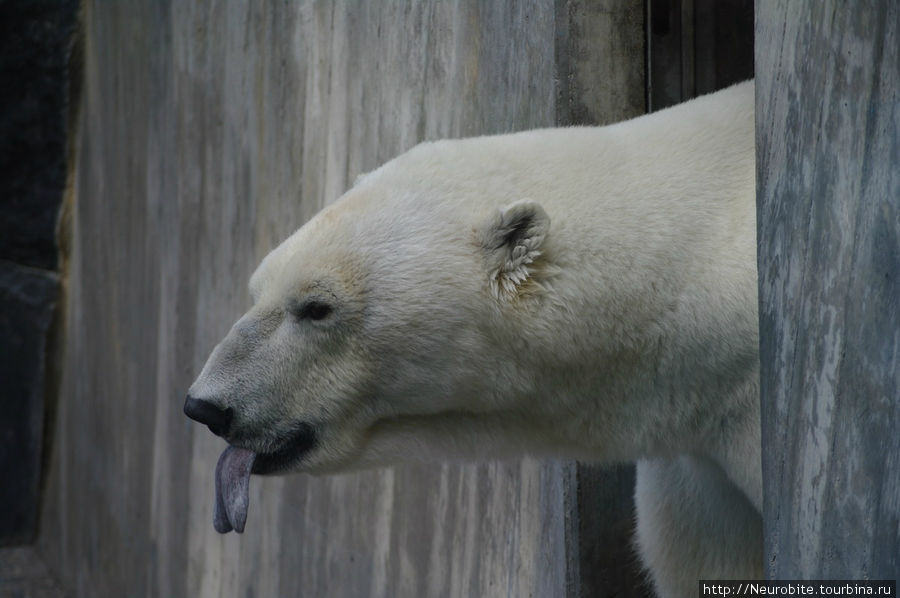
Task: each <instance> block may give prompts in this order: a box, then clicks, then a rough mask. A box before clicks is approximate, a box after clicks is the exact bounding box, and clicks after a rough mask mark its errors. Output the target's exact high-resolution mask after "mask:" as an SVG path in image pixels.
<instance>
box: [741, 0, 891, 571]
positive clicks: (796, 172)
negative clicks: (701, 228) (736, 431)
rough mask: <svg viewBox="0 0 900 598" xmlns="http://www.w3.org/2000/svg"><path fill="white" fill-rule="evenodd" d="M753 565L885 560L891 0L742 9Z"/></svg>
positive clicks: (887, 565)
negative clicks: (755, 450)
mask: <svg viewBox="0 0 900 598" xmlns="http://www.w3.org/2000/svg"><path fill="white" fill-rule="evenodd" d="M756 36H757V43H756V72H757V82H756V94H757V100H756V104H757V105H756V108H757V110H756V119H757V152H758V161H757V181H758V190H757V192H758V199H759V205H758V210H759V220H758V226H759V274H760V343H761V364H762V387H761V392H762V404H763V406H762V416H763V443H764V447H763V449H764V450H763V455H764V457H763V476H764V480H765V488H764V490H765V499H764V511H765V513H764V514H765V544H766V548H765V550H766V557H767V558H766V568H767V574H768V575H769V576H771V577H774V578H821V577H825V578H853V579H861V578H870V579H879V578H890V579H896V577H897V575H898V573H900V434H898V432H897V430H898V429H900V168H898V165H900V139H898V135H900V90H898V88H900V80H898V79H900V60H898V52H900V4H898V3H897V2H895V1H894V0H882V1H872V2H866V3H864V4H863V3H852V2H851V3H841V2H830V1H829V2H794V1H793V0H779V1H777V2H776V1H772V2H760V3H758V4H757V8H756Z"/></svg>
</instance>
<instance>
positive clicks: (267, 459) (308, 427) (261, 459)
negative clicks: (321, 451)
mask: <svg viewBox="0 0 900 598" xmlns="http://www.w3.org/2000/svg"><path fill="white" fill-rule="evenodd" d="M317 444H318V435H317V434H316V429H315V427H313V425H312V424H309V423H306V422H300V423H297V424H295V425H294V426H293V428H292V430H291V431H290V432H289V433H288V434H287V436H285V441H284V442H283V444H282V445H281V447H280V448H278V449H276V450H274V451H271V452H266V453H257V454H256V459H254V461H253V468H252V470H251V473H255V474H257V475H271V474H276V473H280V472H282V471H284V470H286V469H290V468H291V467H292V466H294V465H296V464H297V462H298V461H300V460H301V459H302V458H303V457H304V455H306V454H307V453H308V452H309V451H311V450H312V449H314V448H315V447H316V445H317Z"/></svg>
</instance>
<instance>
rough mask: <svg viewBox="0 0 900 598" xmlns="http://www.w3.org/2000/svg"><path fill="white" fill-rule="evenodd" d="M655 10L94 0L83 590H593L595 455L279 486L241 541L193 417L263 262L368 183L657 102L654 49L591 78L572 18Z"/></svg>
mask: <svg viewBox="0 0 900 598" xmlns="http://www.w3.org/2000/svg"><path fill="white" fill-rule="evenodd" d="M635 5H637V6H639V3H635V2H610V3H609V4H608V6H609V7H610V10H595V11H594V12H591V11H588V10H587V8H586V7H585V6H582V5H581V4H580V3H573V2H562V1H560V2H557V3H546V2H485V3H479V4H476V3H469V2H466V3H457V2H443V1H439V0H433V1H432V0H422V1H416V2H403V3H401V2H380V1H378V0H372V1H370V2H348V3H344V2H296V3H294V2H287V3H274V2H253V1H250V0H246V1H239V0H234V1H229V2H196V3H194V2H190V3H189V2H169V1H159V0H153V1H151V0H146V1H142V2H121V3H111V2H90V1H88V2H86V5H85V27H86V32H85V33H86V35H85V81H84V96H83V112H82V117H81V129H80V134H79V136H78V138H77V160H78V162H77V169H76V171H75V174H76V180H75V190H76V196H77V200H76V208H75V211H74V214H73V245H72V253H71V256H70V260H71V261H70V280H71V283H70V289H69V301H68V308H67V323H68V329H67V335H66V337H67V345H66V355H67V357H66V362H65V368H64V373H63V380H62V393H61V398H60V404H59V408H58V417H57V424H56V426H55V428H54V430H53V442H54V444H53V451H52V453H51V459H50V473H49V477H48V485H47V492H46V497H45V504H44V508H43V519H42V529H41V534H40V542H39V548H40V552H41V554H42V555H43V558H44V559H45V560H46V561H47V562H48V564H49V565H50V567H51V569H52V570H53V571H54V572H55V573H56V574H57V575H58V576H59V577H60V579H61V580H62V581H63V584H64V585H65V586H66V587H67V588H68V589H69V590H70V591H71V593H72V594H73V595H74V596H120V595H121V596H124V595H128V596H256V595H258V596H287V595H308V596H324V595H330V596H425V595H428V596H443V595H447V596H464V595H472V596H501V595H502V596H562V595H566V593H567V592H569V594H570V595H576V594H577V593H578V591H579V589H578V588H579V584H578V580H577V578H576V577H574V576H575V575H576V573H573V568H572V567H571V566H567V562H568V563H570V565H571V563H572V562H574V561H573V559H572V558H569V559H568V561H567V553H568V552H570V551H571V549H572V548H571V547H572V546H576V545H577V541H576V542H574V543H573V541H572V538H571V536H572V534H573V533H577V528H575V529H573V528H572V527H571V526H568V527H567V525H566V506H567V504H570V503H567V500H568V499H567V496H569V495H570V494H571V492H572V486H571V484H572V480H573V479H574V474H573V466H572V465H571V464H561V463H538V462H535V461H532V460H525V461H522V462H514V463H504V464H501V463H487V464H481V465H472V466H449V465H448V466H435V467H415V468H414V467H409V468H398V469H395V470H388V471H380V472H369V473H364V474H359V475H345V476H337V477H330V478H311V477H307V476H293V477H285V478H272V479H261V478H254V479H253V480H252V482H251V497H250V500H251V508H250V516H249V520H248V523H247V532H246V533H245V534H244V535H243V536H237V535H235V534H231V535H228V536H219V535H217V534H216V533H215V532H214V531H213V528H212V499H213V494H212V488H213V479H212V477H213V468H214V465H215V460H216V457H217V455H218V453H219V451H220V450H221V449H222V444H221V441H218V440H217V439H215V438H214V437H213V436H212V435H210V434H209V433H207V432H206V431H205V430H204V429H202V427H201V426H197V425H196V424H192V423H191V422H189V421H188V420H187V419H186V418H185V417H184V416H183V415H182V412H181V407H182V401H183V397H184V393H185V391H186V389H187V387H188V385H189V383H190V382H191V380H192V379H193V378H194V376H195V375H196V373H197V372H198V371H199V368H200V366H201V365H202V363H203V361H204V360H205V358H206V356H207V354H208V353H209V351H210V350H211V348H212V347H213V346H214V344H215V343H216V342H217V341H218V340H219V339H220V338H221V337H222V336H223V334H224V333H225V332H226V331H227V330H228V328H229V326H230V325H231V323H232V322H233V320H234V319H235V318H236V317H237V316H238V315H239V314H241V313H242V312H243V311H244V309H245V308H246V307H247V306H248V303H249V298H248V296H247V293H246V291H245V285H246V280H247V278H248V277H249V275H250V273H251V272H252V270H253V268H254V267H255V265H256V264H257V263H258V261H259V260H260V259H261V258H262V257H263V256H264V255H265V254H266V253H267V252H268V251H269V250H270V249H271V248H273V247H274V246H275V245H276V244H277V243H278V242H279V241H280V240H281V239H283V238H284V237H285V236H287V235H288V234H289V233H290V232H292V231H293V230H294V229H296V228H297V227H298V226H299V225H300V224H302V222H303V221H304V220H306V219H307V218H309V216H311V215H312V214H314V213H315V212H316V211H318V210H319V209H320V208H321V207H322V206H323V205H325V204H326V203H327V202H329V201H332V200H334V199H335V198H337V197H338V196H339V195H340V194H341V193H342V192H343V191H344V190H345V189H346V188H347V186H348V185H349V184H350V183H351V182H352V181H353V179H354V177H355V176H356V175H357V174H359V173H361V172H364V171H366V170H368V169H371V168H373V167H375V166H377V165H379V164H380V163H382V162H383V161H385V160H386V159H388V158H390V157H392V156H394V155H395V154H397V153H398V152H401V151H403V150H404V149H407V148H409V147H410V146H412V145H413V144H414V143H415V142H417V141H418V140H420V139H423V138H437V137H454V136H461V135H472V134H481V133H492V132H504V131H513V130H519V129H527V128H533V127H540V126H549V125H554V124H556V123H557V122H558V113H560V111H561V110H562V112H561V113H563V114H571V109H570V108H566V109H564V110H563V109H562V108H561V106H563V105H565V106H572V105H585V102H586V101H583V100H582V99H583V98H586V97H590V98H592V99H591V100H590V101H589V102H588V103H589V104H590V106H591V110H593V111H594V113H595V114H601V113H605V110H603V109H601V108H598V106H600V104H598V102H602V101H607V102H609V103H608V106H617V105H619V106H620V105H621V102H623V101H628V100H622V99H621V98H632V99H633V98H637V100H636V101H640V99H641V98H642V92H641V91H640V90H637V91H636V92H635V93H632V94H622V93H621V90H622V89H623V86H627V85H631V84H632V83H631V82H633V81H637V82H639V83H638V84H640V82H642V81H643V75H642V73H641V71H640V65H642V57H641V56H640V55H638V56H628V55H623V56H622V60H621V61H619V62H618V64H621V65H625V66H627V67H628V68H629V69H630V68H632V67H633V66H634V65H638V67H637V68H638V70H636V71H629V72H626V70H627V69H624V67H623V70H622V71H621V72H613V71H610V72H596V71H595V76H594V78H591V77H588V76H586V75H585V74H584V72H580V74H579V72H578V71H577V69H578V65H579V64H583V63H582V62H581V61H582V59H583V57H584V56H589V55H590V51H587V50H585V51H584V52H582V50H581V49H583V48H584V46H583V45H581V44H582V42H580V41H579V40H584V43H592V39H593V38H590V37H588V36H583V37H579V35H580V34H579V31H581V30H580V29H578V28H577V27H574V26H572V25H573V23H574V24H578V25H579V26H583V25H584V24H585V23H586V21H582V20H578V21H577V23H576V21H574V20H571V19H576V18H577V19H581V17H580V16H578V15H584V14H586V13H590V14H593V15H594V17H596V18H608V15H609V14H616V13H615V11H616V10H620V9H621V7H622V6H629V7H630V8H629V10H631V11H632V12H633V11H634V10H635V9H634V6H635ZM617 6H618V7H619V8H616V7H617ZM601 8H603V7H601ZM573 15H575V16H573ZM604 15H607V17H604ZM586 30H587V31H593V30H594V29H590V28H588V29H586ZM573 47H574V48H575V51H572V48H573ZM589 47H593V46H589ZM580 48H581V49H580ZM585 52H586V53H585ZM563 55H564V56H566V57H567V59H566V60H562V56H563ZM569 58H571V60H569ZM610 62H611V63H616V62H615V61H610ZM560 79H564V80H565V81H567V82H568V83H569V84H568V85H567V87H565V89H561V88H560V86H559V85H558V82H559V81H560ZM600 80H604V81H605V83H603V84H600V83H597V81H600ZM586 82H592V83H591V85H594V84H596V85H599V87H597V88H594V87H591V89H590V90H589V91H590V93H588V91H586V89H587V88H586V87H585V85H586ZM604 86H605V87H604ZM603 89H607V91H606V92H603ZM613 90H617V91H616V93H617V94H618V95H616V94H614V93H613ZM559 98H562V100H561V101H562V102H563V103H560V100H559ZM570 98H581V99H577V100H572V101H571V102H570V101H569V99H570ZM610 98H620V99H618V100H616V99H610ZM579 102H581V104H579ZM617 102H618V103H617ZM609 109H610V110H612V108H609ZM618 110H619V111H620V113H621V114H622V115H628V114H629V111H631V110H634V108H633V107H631V106H627V105H626V106H625V107H623V108H618ZM626 489H627V488H626ZM622 494H624V493H623V492H620V493H619V496H620V497H621V495H622ZM626 512H627V509H626ZM567 530H568V537H567ZM621 542H622V543H623V544H624V541H621ZM622 549H623V550H627V547H626V546H624V545H623V546H622ZM575 550H577V548H575ZM576 560H577V559H576Z"/></svg>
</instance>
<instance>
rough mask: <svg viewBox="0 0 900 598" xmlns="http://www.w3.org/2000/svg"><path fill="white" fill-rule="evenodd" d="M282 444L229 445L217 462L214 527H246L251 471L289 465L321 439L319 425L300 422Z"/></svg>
mask: <svg viewBox="0 0 900 598" xmlns="http://www.w3.org/2000/svg"><path fill="white" fill-rule="evenodd" d="M285 438H286V440H285V442H284V443H283V444H282V446H281V448H278V449H276V450H274V451H271V452H265V453H257V452H255V451H253V450H251V449H248V448H242V447H239V446H235V445H229V446H228V448H226V449H225V451H224V452H223V453H222V455H221V456H220V457H219V462H218V463H217V464H216V501H215V510H214V513H213V527H215V529H216V531H217V532H219V533H220V534H225V533H228V532H230V531H232V530H234V531H236V532H237V533H242V532H243V531H244V524H245V523H246V521H247V510H248V508H249V506H250V475H251V474H253V473H255V474H260V475H266V474H274V473H279V472H282V471H284V470H286V469H289V468H290V467H291V466H293V465H295V464H296V463H297V462H298V461H300V460H301V459H302V458H303V456H304V455H306V454H307V453H308V452H309V451H310V450H312V449H313V448H314V447H315V446H316V444H317V443H318V438H317V434H316V429H315V428H314V427H313V426H312V425H310V424H308V423H299V424H296V425H295V426H294V427H293V429H292V430H291V432H290V433H289V434H288V435H287V436H286V437H285Z"/></svg>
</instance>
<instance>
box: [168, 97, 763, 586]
mask: <svg viewBox="0 0 900 598" xmlns="http://www.w3.org/2000/svg"><path fill="white" fill-rule="evenodd" d="M753 96H754V93H753V83H752V82H747V83H743V84H740V85H736V86H734V87H731V88H729V89H727V90H724V91H721V92H718V93H716V94H712V95H708V96H704V97H701V98H698V99H695V100H693V101H690V102H687V103H685V104H682V105H679V106H676V107H673V108H671V109H668V110H663V111H660V112H657V113H654V114H650V115H647V116H643V117H640V118H637V119H634V120H631V121H628V122H624V123H620V124H616V125H612V126H607V127H597V128H587V127H585V128H577V127H576V128H564V129H546V130H536V131H529V132H522V133H515V134H507V135H498V136H487V137H478V138H472V139H459V140H444V141H435V142H428V143H422V144H421V145H418V146H416V147H415V148H413V149H412V150H410V151H409V152H407V153H405V154H403V155H401V156H399V157H398V158H395V159H394V160H392V161H390V162H388V163H387V164H385V165H383V166H382V167H380V168H378V169H377V170H375V171H373V172H371V173H369V174H367V175H364V176H362V177H361V178H360V179H359V180H358V181H357V182H356V184H355V185H354V186H353V188H352V189H350V190H349V191H347V193H346V194H345V195H344V196H343V197H341V198H340V199H339V200H338V201H336V202H335V203H333V204H332V205H330V206H329V207H327V208H326V209H324V210H322V211H321V212H320V213H319V214H318V215H316V216H315V217H314V218H313V219H311V220H310V221H309V222H308V223H307V224H306V225H304V226H303V227H302V228H300V229H299V230H298V231H297V232H296V233H294V234H293V235H292V236H291V237H289V238H288V239H287V240H286V241H284V242H283V243H282V244H281V245H280V246H279V247H277V248H276V249H275V250H274V251H272V252H271V253H270V254H269V255H268V256H267V257H266V258H265V259H264V260H263V261H262V263H261V264H260V266H259V267H258V269H257V270H256V272H255V273H254V274H253V276H252V277H251V279H250V285H249V288H250V294H251V296H252V299H253V306H252V307H251V308H250V310H249V311H248V312H247V313H246V314H245V315H244V316H243V317H241V318H240V319H239V320H238V321H237V323H235V324H234V326H233V328H232V329H231V331H230V332H229V333H228V335H227V336H226V338H225V339H224V340H223V341H222V342H221V343H220V344H219V345H218V346H217V347H215V349H214V350H213V352H212V355H211V356H210V357H209V360H208V361H207V363H206V365H205V366H204V367H203V370H202V371H201V373H200V375H199V377H198V378H197V380H196V382H194V384H193V385H192V386H191V388H190V389H189V392H188V397H187V399H186V401H185V407H184V408H185V413H186V414H187V415H188V416H189V417H191V418H193V419H196V420H198V421H200V422H202V423H204V424H207V425H208V426H209V427H210V429H211V430H212V431H213V432H214V433H216V434H218V435H220V436H221V437H222V438H224V439H225V440H226V441H227V442H228V444H229V445H230V446H229V448H227V449H226V450H225V452H224V453H223V454H222V457H221V458H220V459H219V464H218V466H217V473H216V514H215V526H216V529H218V530H219V531H221V532H226V531H230V530H231V529H236V530H237V531H241V530H243V527H244V522H245V518H246V513H247V484H248V480H249V477H250V474H251V473H257V474H279V473H284V472H291V471H303V472H311V473H331V472H344V471H348V470H354V469H359V468H367V467H375V466H385V465H392V464H397V463H402V462H406V461H411V460H416V461H418V460H428V461H433V460H447V459H485V458H501V457H512V456H519V455H525V454H529V455H538V456H547V457H555V458H569V459H581V460H585V461H593V462H603V463H611V462H622V461H637V462H638V468H637V485H636V492H635V495H636V507H637V544H638V552H639V554H640V557H641V559H642V561H643V563H644V565H645V566H646V568H647V570H648V571H649V575H650V577H651V579H652V581H653V584H654V586H655V588H656V591H657V592H658V594H659V595H660V596H693V595H696V593H697V587H698V586H697V580H698V579H701V578H713V579H715V578H718V579H722V578H760V577H762V524H761V518H760V511H761V502H762V484H761V471H760V468H761V466H760V422H759V399H758V387H759V384H758V376H759V365H758V350H757V340H758V331H757V290H756V289H757V284H756V280H757V279H756V241H755V239H756V218H755V216H756V212H755V167H754V105H753V103H754V97H753ZM597 508H603V505H597Z"/></svg>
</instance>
